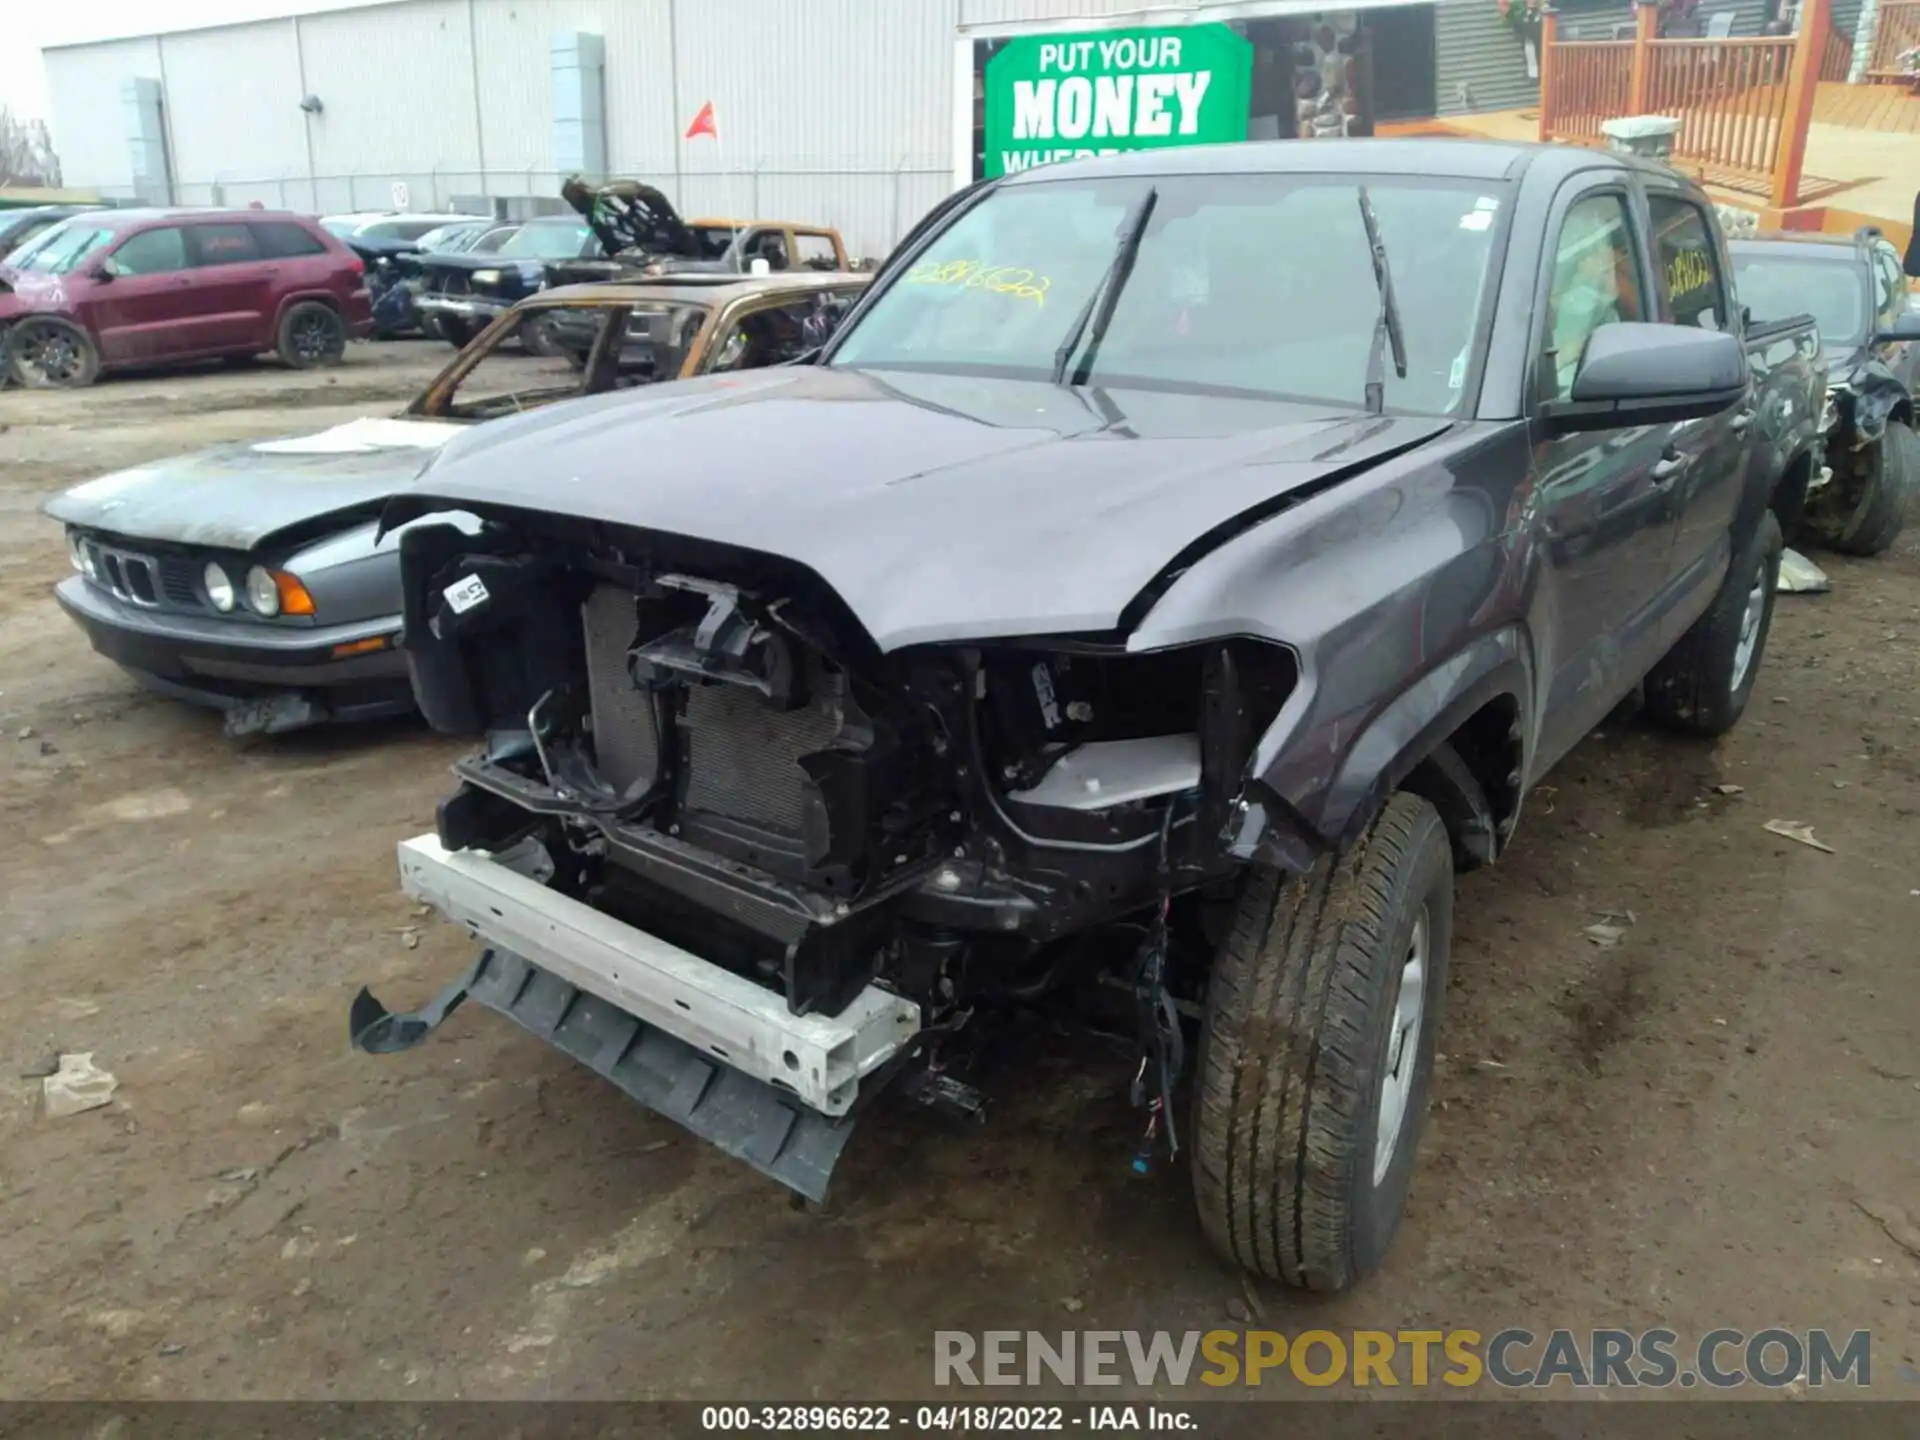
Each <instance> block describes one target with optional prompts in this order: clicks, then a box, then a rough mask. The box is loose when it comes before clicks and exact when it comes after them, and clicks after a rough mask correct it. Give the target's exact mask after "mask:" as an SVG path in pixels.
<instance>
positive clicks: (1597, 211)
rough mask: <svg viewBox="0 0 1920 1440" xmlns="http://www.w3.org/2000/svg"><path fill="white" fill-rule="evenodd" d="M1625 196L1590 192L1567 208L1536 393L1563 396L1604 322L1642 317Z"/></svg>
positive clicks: (1569, 391)
mask: <svg viewBox="0 0 1920 1440" xmlns="http://www.w3.org/2000/svg"><path fill="white" fill-rule="evenodd" d="M1634 253H1635V252H1634V244H1633V229H1632V225H1631V222H1630V221H1629V219H1628V216H1627V202H1626V197H1624V196H1622V195H1611V194H1609V195H1590V196H1588V197H1587V198H1586V199H1584V200H1581V201H1579V202H1578V203H1576V204H1575V205H1574V206H1573V208H1572V209H1571V210H1569V211H1568V212H1567V218H1566V220H1565V221H1564V222H1563V223H1562V224H1561V227H1560V239H1559V243H1558V244H1557V245H1556V247H1555V249H1554V254H1553V279H1552V282H1551V284H1550V288H1549V289H1548V291H1547V329H1546V335H1545V337H1544V341H1543V346H1542V355H1541V365H1540V382H1539V385H1540V398H1541V399H1543V400H1564V399H1566V398H1567V396H1569V395H1571V394H1572V393H1573V377H1574V376H1575V375H1576V374H1578V373H1579V370H1580V362H1581V361H1582V360H1583V359H1584V358H1585V357H1586V353H1587V341H1589V340H1590V339H1592V338H1593V334H1594V332H1595V331H1596V330H1598V329H1599V328H1600V327H1601V326H1603V325H1614V324H1618V323H1620V322H1621V321H1630V320H1639V319H1641V318H1643V313H1644V312H1643V310H1642V308H1641V303H1640V281H1639V266H1638V265H1637V263H1636V262H1635V260H1634Z"/></svg>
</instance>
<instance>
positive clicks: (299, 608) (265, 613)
mask: <svg viewBox="0 0 1920 1440" xmlns="http://www.w3.org/2000/svg"><path fill="white" fill-rule="evenodd" d="M247 608H248V609H249V610H251V611H253V613H254V614H256V615H258V616H260V617H262V618H263V619H267V620H271V619H273V618H274V617H275V616H276V615H311V614H313V596H312V595H310V594H309V593H308V592H307V587H306V586H305V585H303V584H301V582H300V577H299V576H297V575H289V574H288V573H287V572H286V571H284V570H269V569H268V568H267V567H266V566H264V565H256V566H254V567H253V568H252V569H251V570H249V571H247Z"/></svg>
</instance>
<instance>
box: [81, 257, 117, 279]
mask: <svg viewBox="0 0 1920 1440" xmlns="http://www.w3.org/2000/svg"><path fill="white" fill-rule="evenodd" d="M119 273H120V267H119V266H118V265H116V264H114V263H113V261H112V260H111V259H106V260H100V261H97V262H95V263H94V264H92V265H89V266H88V267H87V274H88V275H89V276H91V277H92V278H93V279H95V280H98V281H100V282H101V283H102V284H105V283H106V282H107V281H109V280H111V279H113V277H114V276H116V275H118V274H119Z"/></svg>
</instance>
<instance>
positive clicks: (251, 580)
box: [247, 565, 280, 619]
mask: <svg viewBox="0 0 1920 1440" xmlns="http://www.w3.org/2000/svg"><path fill="white" fill-rule="evenodd" d="M247 605H248V606H249V608H251V609H252V611H253V613H254V614H256V615H264V616H266V617H267V618H268V619H272V618H273V617H274V616H275V615H278V614H279V613H280V587H279V585H278V584H276V583H275V581H274V578H273V572H272V571H271V570H269V569H267V568H266V566H264V565H256V566H254V567H253V568H252V569H251V570H249V571H247Z"/></svg>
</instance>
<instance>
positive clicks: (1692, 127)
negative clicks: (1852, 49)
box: [1540, 0, 1920, 208]
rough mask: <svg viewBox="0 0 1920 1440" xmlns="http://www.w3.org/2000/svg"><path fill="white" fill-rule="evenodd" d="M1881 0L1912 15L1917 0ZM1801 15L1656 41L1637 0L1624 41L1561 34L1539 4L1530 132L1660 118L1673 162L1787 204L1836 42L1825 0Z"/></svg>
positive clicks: (1581, 136) (1810, 1)
mask: <svg viewBox="0 0 1920 1440" xmlns="http://www.w3.org/2000/svg"><path fill="white" fill-rule="evenodd" d="M1886 3H1891V4H1892V5H1893V6H1895V7H1900V8H1905V9H1908V10H1911V11H1913V12H1915V13H1916V15H1920V0H1883V4H1886ZM1801 11H1802V22H1801V23H1802V27H1803V28H1802V33H1801V34H1799V35H1797V36H1787V37H1774V36H1763V37H1756V38H1741V39H1732V38H1728V39H1724V40H1661V39H1659V38H1657V37H1656V35H1655V26H1656V25H1657V24H1658V19H1659V12H1658V11H1657V10H1656V8H1655V7H1654V6H1652V5H1649V4H1644V3H1643V4H1640V5H1638V6H1636V7H1635V24H1634V36H1633V38H1632V39H1631V40H1608V41H1591V40H1589V41H1563V40H1561V39H1560V38H1559V35H1558V25H1557V20H1558V17H1557V16H1556V15H1555V14H1554V12H1553V11H1551V10H1549V11H1548V12H1547V13H1546V15H1545V17H1544V18H1543V23H1542V26H1541V40H1540V138H1541V139H1542V140H1564V141H1571V142H1573V143H1575V144H1584V145H1596V144H1602V143H1604V140H1605V137H1604V134H1603V132H1602V130H1601V126H1602V125H1603V124H1604V123H1605V122H1606V121H1608V120H1612V119H1617V118H1620V117H1624V116H1629V115H1664V116H1667V117H1670V118H1672V119H1676V120H1678V121H1679V122H1680V129H1679V132H1678V133H1677V134H1676V135H1675V136H1674V146H1673V161H1674V164H1675V165H1677V166H1678V167H1680V168H1681V169H1683V170H1688V171H1691V172H1692V173H1694V174H1696V175H1698V176H1699V177H1700V178H1701V179H1702V180H1704V181H1706V182H1707V183H1709V184H1713V185H1718V186H1722V187H1724V188H1726V189H1730V190H1740V191H1747V192H1751V193H1754V194H1758V195H1762V196H1765V197H1767V198H1768V199H1769V201H1770V202H1771V203H1772V204H1774V205H1776V206H1779V207H1781V208H1786V207H1789V206H1792V205H1794V204H1796V203H1798V199H1799V188H1800V169H1801V163H1802V161H1803V159H1804V158H1805V155H1806V137H1807V126H1808V124H1809V122H1810V121H1811V119H1812V116H1813V98H1814V92H1815V89H1816V84H1817V81H1818V79H1819V76H1820V74H1821V73H1822V70H1823V67H1824V65H1825V63H1826V54H1827V50H1828V49H1829V42H1831V41H1832V40H1834V38H1835V37H1833V36H1832V35H1831V34H1830V16H1831V4H1830V0H1806V3H1805V4H1803V5H1802V7H1801ZM1884 28H1885V25H1884V21H1883V31H1884ZM1834 48H1837V47H1834ZM1877 53H1878V48H1877V47H1876V54H1877Z"/></svg>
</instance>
